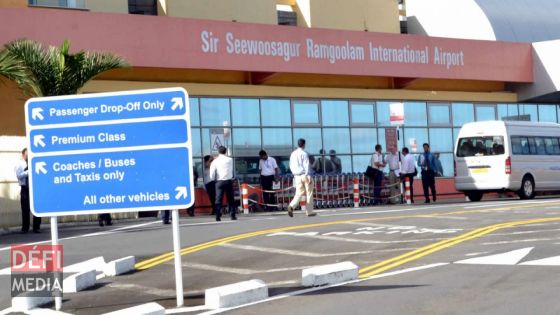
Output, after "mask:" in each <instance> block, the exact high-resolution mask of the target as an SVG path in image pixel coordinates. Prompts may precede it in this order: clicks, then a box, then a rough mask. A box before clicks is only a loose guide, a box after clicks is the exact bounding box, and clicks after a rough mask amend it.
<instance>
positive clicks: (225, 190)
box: [214, 179, 236, 219]
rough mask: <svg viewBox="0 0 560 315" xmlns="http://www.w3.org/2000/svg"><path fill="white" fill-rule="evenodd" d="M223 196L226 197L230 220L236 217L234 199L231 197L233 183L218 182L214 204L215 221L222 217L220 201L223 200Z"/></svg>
mask: <svg viewBox="0 0 560 315" xmlns="http://www.w3.org/2000/svg"><path fill="white" fill-rule="evenodd" d="M224 194H225V195H226V199H227V203H228V208H229V215H230V216H231V218H232V219H233V218H235V217H236V210H235V198H234V196H233V181H232V180H231V179H230V180H218V181H216V204H215V208H214V212H215V213H216V219H219V218H220V217H221V216H222V201H223V200H224Z"/></svg>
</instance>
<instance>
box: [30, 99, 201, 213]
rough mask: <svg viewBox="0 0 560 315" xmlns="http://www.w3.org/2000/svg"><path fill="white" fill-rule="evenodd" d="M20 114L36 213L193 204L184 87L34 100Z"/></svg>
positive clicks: (165, 208)
mask: <svg viewBox="0 0 560 315" xmlns="http://www.w3.org/2000/svg"><path fill="white" fill-rule="evenodd" d="M25 114H26V125H27V138H28V142H29V146H28V167H29V188H30V189H29V191H30V197H31V198H30V199H31V210H32V212H33V213H34V214H35V215H37V216H58V215H71V214H73V215H75V214H91V213H105V212H126V211H144V210H167V209H179V208H187V207H190V206H191V205H192V204H193V202H194V187H193V182H192V178H193V170H192V166H193V165H192V156H191V152H192V144H191V137H190V119H189V108H188V95H187V92H186V91H185V90H184V89H182V88H170V89H155V90H142V91H130V92H117V93H100V94H86V95H73V96H57V97H45V98H33V99H30V100H29V101H27V103H26V104H25Z"/></svg>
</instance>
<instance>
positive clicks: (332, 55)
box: [305, 38, 365, 64]
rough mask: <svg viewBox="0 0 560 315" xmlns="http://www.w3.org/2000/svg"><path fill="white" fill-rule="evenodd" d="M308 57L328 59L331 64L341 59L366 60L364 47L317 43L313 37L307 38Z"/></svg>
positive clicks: (347, 43)
mask: <svg viewBox="0 0 560 315" xmlns="http://www.w3.org/2000/svg"><path fill="white" fill-rule="evenodd" d="M305 42H306V45H307V50H306V51H307V57H308V58H311V59H327V60H328V61H329V62H330V63H331V64H334V63H336V62H337V61H339V60H350V61H356V60H358V61H361V60H364V56H365V54H364V51H365V50H364V47H362V46H353V45H350V42H349V41H346V44H345V45H327V44H316V43H315V42H314V41H313V39H311V38H308V39H306V41H305Z"/></svg>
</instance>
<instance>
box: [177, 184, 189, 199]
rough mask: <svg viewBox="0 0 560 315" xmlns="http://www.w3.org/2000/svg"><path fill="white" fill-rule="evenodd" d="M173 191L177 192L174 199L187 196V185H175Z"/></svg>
mask: <svg viewBox="0 0 560 315" xmlns="http://www.w3.org/2000/svg"><path fill="white" fill-rule="evenodd" d="M175 191H176V192H177V194H176V195H175V199H179V198H181V197H182V198H183V199H186V198H187V187H186V186H177V188H175Z"/></svg>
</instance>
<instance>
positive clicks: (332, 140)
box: [323, 128, 350, 154]
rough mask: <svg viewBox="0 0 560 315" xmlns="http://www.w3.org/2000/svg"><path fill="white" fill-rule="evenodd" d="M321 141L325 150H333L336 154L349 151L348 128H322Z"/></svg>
mask: <svg viewBox="0 0 560 315" xmlns="http://www.w3.org/2000/svg"><path fill="white" fill-rule="evenodd" d="M323 143H324V148H325V151H327V152H329V151H330V150H335V151H336V153H337V154H344V153H350V129H348V128H325V129H323Z"/></svg>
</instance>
